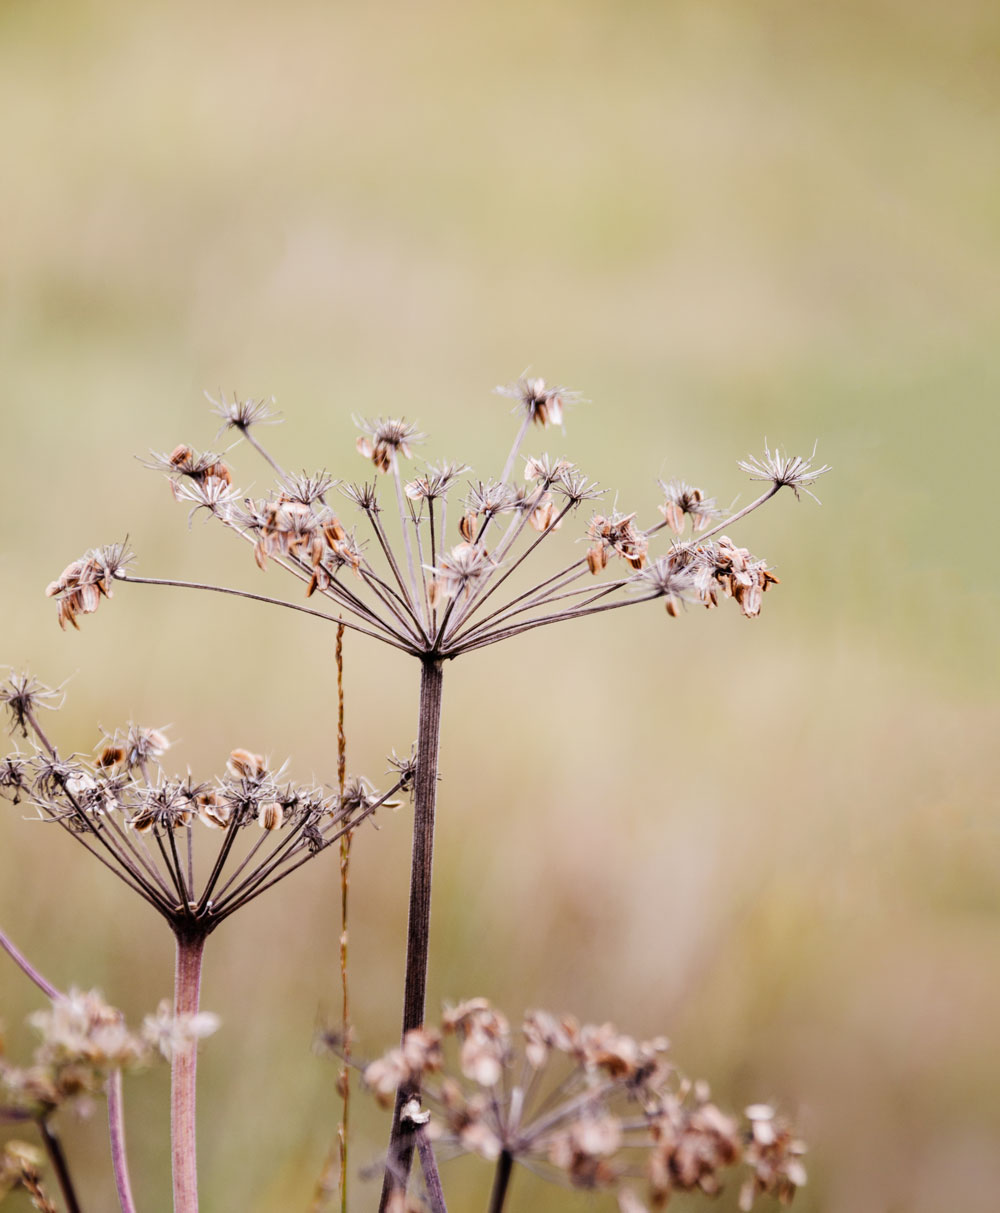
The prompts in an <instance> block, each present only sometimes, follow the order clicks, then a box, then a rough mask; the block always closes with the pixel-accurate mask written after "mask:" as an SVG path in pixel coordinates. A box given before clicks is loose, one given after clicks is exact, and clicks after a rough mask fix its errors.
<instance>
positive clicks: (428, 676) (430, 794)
mask: <svg viewBox="0 0 1000 1213" xmlns="http://www.w3.org/2000/svg"><path fill="white" fill-rule="evenodd" d="M443 677H444V676H443V671H442V668H441V663H440V661H435V660H433V659H432V658H428V659H426V660H425V661H424V662H423V663H422V665H421V669H420V709H419V719H418V729H417V770H416V777H415V780H414V809H413V813H414V819H413V851H412V858H411V863H410V909H409V918H408V925H407V934H406V975H405V978H404V984H403V1027H402V1033H401V1035H402V1036H403V1037H405V1036H406V1033H407V1032H409V1031H410V1030H411V1029H413V1028H419V1027H420V1026H421V1024H423V1022H424V1012H425V1006H426V996H427V963H428V957H429V951H430V924H431V872H432V866H433V859H434V812H435V807H436V804H437V782H438V751H439V747H440V737H441V692H442V683H443ZM419 1096H420V1083H419V1081H418V1080H415V1081H413V1082H410V1083H406V1084H403V1085H402V1086H401V1087H400V1089H399V1091H398V1093H397V1095H396V1105H395V1109H394V1111H393V1117H392V1132H391V1135H390V1138H389V1161H388V1164H387V1166H386V1169H385V1178H384V1181H383V1185H382V1199H381V1201H380V1203H379V1211H380V1213H384V1211H385V1209H386V1206H387V1205H388V1202H389V1197H390V1196H391V1194H392V1193H393V1192H394V1191H404V1192H405V1191H406V1185H407V1180H408V1178H409V1174H410V1168H411V1166H412V1162H413V1146H414V1141H413V1134H412V1131H411V1130H410V1129H409V1128H407V1127H406V1126H405V1125H404V1123H403V1118H402V1112H403V1108H404V1107H405V1106H406V1105H407V1104H408V1103H409V1102H410V1100H412V1099H417V1098H419Z"/></svg>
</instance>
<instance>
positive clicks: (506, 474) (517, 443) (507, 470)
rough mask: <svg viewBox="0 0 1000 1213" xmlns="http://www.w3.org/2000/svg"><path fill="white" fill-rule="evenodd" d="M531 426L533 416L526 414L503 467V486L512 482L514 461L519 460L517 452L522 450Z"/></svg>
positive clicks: (501, 479) (501, 481) (501, 480)
mask: <svg viewBox="0 0 1000 1213" xmlns="http://www.w3.org/2000/svg"><path fill="white" fill-rule="evenodd" d="M529 425H531V414H530V413H525V415H524V419H523V420H522V422H521V428H520V429H519V430H518V431H517V437H516V438H515V439H514V445H513V446H512V447H511V448H510V454H509V455H508V456H507V462H506V463H505V464H504V465H503V474H502V475H501V477H500V483H501V484H506V483H507V481H508V480H510V474H511V472H512V471H513V470H514V460H515V459H516V458H517V452H518V451H519V450H520V449H521V443H522V442H523V441H524V436H525V434H526V433H527V432H528V426H529Z"/></svg>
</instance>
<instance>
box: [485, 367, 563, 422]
mask: <svg viewBox="0 0 1000 1213" xmlns="http://www.w3.org/2000/svg"><path fill="white" fill-rule="evenodd" d="M496 391H497V393H498V394H499V395H501V396H508V397H510V399H511V400H516V401H517V402H518V403H517V409H516V410H515V411H516V412H522V413H523V414H524V416H525V417H527V418H528V419H529V420H530V421H533V422H535V424H536V425H541V426H547V425H562V423H563V406H564V405H566V404H576V403H577V401H578V400H579V399H580V396H579V393H578V392H571V391H569V389H568V388H564V387H558V386H553V387H549V386H548V385H547V384H546V382H545V380H544V379H529V378H526V377H524V376H522V377H521V378H520V379H518V380H517V382H516V383H508V384H506V385H504V386H500V387H498V388H497V389H496Z"/></svg>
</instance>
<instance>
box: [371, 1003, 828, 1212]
mask: <svg viewBox="0 0 1000 1213" xmlns="http://www.w3.org/2000/svg"><path fill="white" fill-rule="evenodd" d="M519 1036H520V1039H518V1038H517V1037H515V1035H514V1034H513V1033H512V1032H511V1029H510V1025H509V1024H508V1022H507V1019H506V1018H505V1017H504V1016H503V1015H502V1014H500V1013H499V1012H498V1011H496V1010H495V1009H494V1008H493V1007H492V1006H491V1005H490V1003H489V1002H487V1000H486V999H485V998H472V999H468V1000H467V1001H465V1002H462V1003H459V1004H458V1005H457V1006H453V1007H446V1008H445V1011H444V1013H443V1016H442V1020H441V1025H440V1028H436V1027H431V1028H428V1027H422V1028H418V1029H414V1030H413V1031H411V1032H408V1033H407V1034H406V1036H405V1037H404V1040H403V1044H402V1046H400V1047H399V1048H395V1049H391V1050H390V1051H389V1052H388V1053H387V1054H385V1056H383V1057H381V1058H379V1059H378V1060H376V1061H373V1062H371V1063H370V1064H369V1065H368V1066H366V1067H365V1070H364V1080H365V1085H366V1087H367V1088H368V1089H369V1090H370V1091H371V1092H372V1094H373V1095H374V1096H375V1098H376V1099H377V1100H378V1102H379V1103H380V1104H382V1106H383V1107H388V1106H390V1105H391V1104H392V1102H393V1099H394V1096H395V1092H396V1091H397V1090H398V1089H401V1088H402V1089H404V1090H414V1089H415V1090H422V1092H423V1099H424V1101H425V1104H426V1107H425V1108H423V1109H421V1113H420V1115H421V1120H423V1119H424V1118H425V1117H426V1113H427V1112H428V1111H429V1112H430V1114H431V1115H430V1119H429V1121H427V1123H426V1129H425V1131H426V1132H427V1134H428V1135H429V1137H430V1138H431V1140H432V1141H434V1143H435V1145H436V1148H437V1149H439V1150H443V1151H445V1152H465V1153H471V1154H477V1155H479V1156H480V1157H481V1158H484V1159H486V1160H487V1161H489V1162H497V1161H498V1160H500V1159H501V1158H503V1159H506V1160H507V1163H506V1164H503V1165H502V1169H498V1172H497V1176H498V1181H497V1182H498V1183H499V1182H504V1183H505V1182H506V1180H505V1179H503V1180H502V1179H501V1177H502V1176H503V1174H504V1171H505V1170H506V1174H507V1175H508V1176H509V1163H510V1162H520V1163H522V1164H524V1165H526V1166H529V1167H531V1168H532V1170H535V1171H536V1172H538V1173H539V1174H542V1175H547V1176H549V1177H550V1178H553V1179H556V1180H561V1181H562V1182H568V1183H569V1184H571V1185H572V1186H574V1187H578V1188H588V1189H604V1190H609V1191H612V1192H614V1193H615V1194H616V1195H617V1196H618V1198H619V1202H620V1207H621V1208H622V1209H623V1210H626V1213H632V1211H639V1210H645V1208H646V1205H645V1204H644V1203H643V1200H642V1198H641V1197H640V1195H639V1192H638V1191H637V1188H636V1185H637V1182H638V1181H641V1182H642V1183H643V1184H644V1186H645V1189H646V1193H645V1194H646V1199H647V1200H648V1201H649V1202H650V1206H651V1207H653V1208H662V1207H663V1205H664V1204H665V1203H666V1201H667V1200H668V1199H669V1198H670V1196H671V1195H672V1194H673V1193H675V1192H695V1191H700V1192H702V1193H704V1194H706V1195H714V1194H715V1193H717V1192H718V1191H719V1190H720V1189H721V1186H722V1182H723V1180H724V1178H725V1177H726V1176H727V1174H728V1172H729V1171H730V1170H731V1169H732V1168H734V1167H737V1166H739V1165H740V1164H741V1163H745V1164H746V1166H747V1168H748V1171H749V1173H748V1175H747V1179H746V1182H745V1184H744V1186H743V1188H742V1190H741V1200H742V1201H747V1200H749V1201H751V1202H752V1200H753V1198H754V1197H755V1196H757V1195H760V1194H765V1193H766V1194H768V1195H774V1196H777V1197H778V1198H779V1199H781V1200H782V1201H784V1202H785V1203H787V1202H788V1201H789V1200H790V1199H791V1198H792V1196H794V1194H795V1191H796V1189H797V1188H798V1187H801V1186H802V1184H804V1183H805V1180H806V1175H805V1169H804V1167H803V1165H802V1162H801V1157H802V1153H803V1151H804V1147H803V1146H802V1143H801V1142H793V1139H792V1138H791V1136H790V1133H789V1131H788V1128H787V1126H786V1125H785V1123H784V1122H778V1123H776V1122H774V1120H773V1117H774V1113H773V1111H772V1110H771V1109H764V1108H763V1106H762V1105H755V1106H754V1107H751V1108H748V1109H747V1113H746V1122H745V1123H742V1124H741V1123H740V1121H739V1120H738V1118H737V1117H735V1116H732V1115H729V1114H727V1113H725V1112H723V1111H721V1110H720V1109H719V1108H718V1107H717V1106H716V1104H714V1103H713V1102H712V1100H711V1097H710V1094H709V1091H708V1087H707V1085H706V1084H704V1083H692V1082H690V1081H689V1080H688V1079H686V1078H684V1076H683V1075H682V1074H680V1073H679V1072H678V1070H677V1069H676V1067H675V1066H674V1065H673V1063H672V1062H671V1061H670V1059H669V1056H668V1049H669V1044H668V1042H667V1041H666V1039H665V1038H663V1037H659V1038H656V1039H655V1040H650V1041H640V1040H636V1039H634V1038H633V1037H630V1036H627V1035H625V1034H624V1033H622V1032H619V1031H618V1029H617V1028H615V1027H614V1025H612V1024H608V1023H604V1024H580V1023H578V1022H577V1020H576V1019H574V1018H573V1017H572V1016H556V1015H553V1014H551V1013H550V1012H548V1011H532V1012H529V1013H528V1014H527V1015H525V1017H524V1022H523V1024H522V1026H521V1032H520V1034H519ZM451 1042H454V1045H453V1046H452V1047H449V1046H451ZM413 1104H414V1107H420V1105H419V1104H416V1103H415V1101H413ZM765 1113H767V1114H769V1115H766V1114H765ZM494 1191H496V1189H494ZM741 1207H746V1208H749V1204H746V1205H745V1206H743V1205H741Z"/></svg>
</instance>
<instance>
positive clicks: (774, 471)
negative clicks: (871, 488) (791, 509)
mask: <svg viewBox="0 0 1000 1213" xmlns="http://www.w3.org/2000/svg"><path fill="white" fill-rule="evenodd" d="M815 458H816V448H815V447H813V451H812V454H811V455H810V456H809V458H808V459H803V458H802V456H801V455H785V454H782V452H781V449H780V448H779V447H775V449H774V450H773V451H772V450H771V449H770V447H769V446H767V444H766V443H765V445H764V455H763V457H759V456H756V455H753V456H750V457H749V458H747V459H741V460H740V461H739V467H741V468H742V469H743V471H744V472H747V473H748V474H749V476H750V479H751V480H770V481H771V483H772V484H773V485H774V487H775V488H776V489H779V488H782V487H784V486H787V487H788V488H790V489H791V490H792V492H793V493H794V494H795V496H796V497H798V496H799V489H805V491H806V492H807V493H808V492H809V489H808V487H807V486H808V485H810V484H815V483H816V481H817V480H818V479H819V478H820V476H822V475H824V474H825V473H826V472H829V471H830V465H829V464H826V463H824V464H823V466H822V467H819V468H814V467H813V466H812V461H813V459H815ZM809 496H810V497H812V499H813V501H817V502H818V501H819V498H818V497H817V496H816V494H815V493H809Z"/></svg>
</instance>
